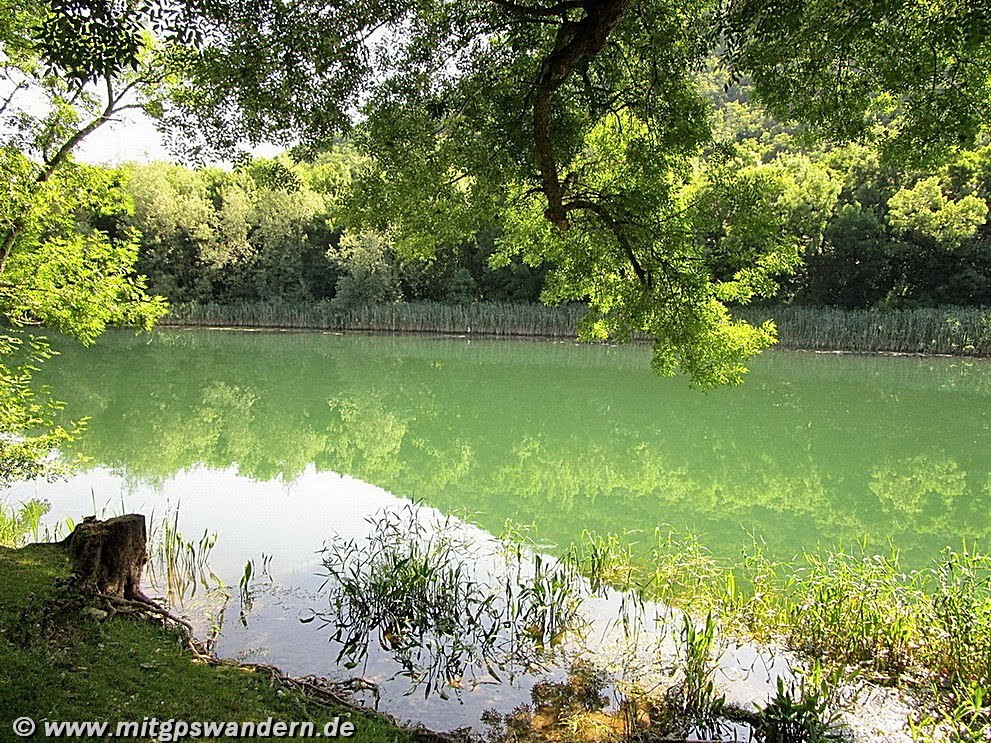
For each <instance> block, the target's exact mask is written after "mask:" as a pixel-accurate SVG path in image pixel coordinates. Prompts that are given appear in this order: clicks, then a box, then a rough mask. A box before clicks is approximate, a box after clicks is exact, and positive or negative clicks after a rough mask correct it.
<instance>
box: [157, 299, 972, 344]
mask: <svg viewBox="0 0 991 743" xmlns="http://www.w3.org/2000/svg"><path fill="white" fill-rule="evenodd" d="M584 314H585V308H584V306H582V305H567V306H560V307H548V306H545V305H539V304H499V303H478V304H470V305H450V304H441V303H436V302H418V303H397V304H388V305H375V306H369V307H360V308H354V309H348V310H344V309H340V308H338V307H337V306H335V305H334V303H333V302H312V303H308V304H297V303H285V302H241V303H235V304H223V305H221V304H208V305H198V304H185V305H175V306H173V307H172V310H171V312H170V313H169V315H168V316H167V317H166V318H165V319H164V320H163V321H162V325H164V326H176V327H227V328H265V329H288V330H330V331H339V332H345V331H355V332H386V333H435V334H443V335H472V336H507V337H537V338H559V339H571V338H574V337H575V336H576V333H577V327H578V323H579V322H580V320H581V318H582V317H583V316H584ZM734 314H735V315H736V316H737V317H739V318H740V319H743V320H747V321H749V322H752V323H763V322H766V321H768V320H773V321H774V323H775V324H776V325H777V328H778V347H779V348H787V349H795V350H809V351H846V352H851V353H903V354H950V355H960V356H991V310H987V309H978V308H970V307H942V308H939V307H936V308H919V309H910V310H881V309H870V310H846V309H841V308H836V307H808V306H800V305H783V306H779V307H745V308H737V309H736V310H734Z"/></svg>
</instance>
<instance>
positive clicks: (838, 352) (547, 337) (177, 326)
mask: <svg viewBox="0 0 991 743" xmlns="http://www.w3.org/2000/svg"><path fill="white" fill-rule="evenodd" d="M155 330H209V331H215V332H242V333H273V334H275V333H313V334H320V335H339V336H348V335H368V336H395V337H404V336H409V337H414V338H416V337H428V338H447V339H463V340H473V339H478V340H506V341H526V340H533V341H551V342H555V343H570V344H572V345H575V346H607V347H610V348H617V347H619V346H624V345H633V346H644V347H646V346H649V345H650V344H651V341H650V339H648V338H634V339H632V340H630V341H629V342H628V343H612V342H609V341H580V340H578V338H577V336H574V335H572V336H565V335H554V334H549V333H515V332H505V333H486V332H478V333H476V332H470V333H457V332H451V331H446V330H389V329H382V328H349V329H347V330H337V329H333V328H326V327H319V326H312V327H290V326H278V325H213V324H206V323H203V324H200V323H181V322H160V323H159V324H158V325H157V326H155ZM765 351H789V352H793V353H812V354H820V355H823V356H882V357H892V358H922V359H928V358H937V359H941V358H945V359H991V353H989V354H976V353H944V352H939V351H894V350H886V349H878V350H857V349H845V348H837V349H822V348H808V347H805V346H792V345H784V344H782V343H780V342H778V343H775V344H774V345H773V346H771V347H770V348H768V349H765ZM762 353H763V352H762Z"/></svg>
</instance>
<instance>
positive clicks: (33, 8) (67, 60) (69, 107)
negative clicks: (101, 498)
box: [0, 0, 166, 484]
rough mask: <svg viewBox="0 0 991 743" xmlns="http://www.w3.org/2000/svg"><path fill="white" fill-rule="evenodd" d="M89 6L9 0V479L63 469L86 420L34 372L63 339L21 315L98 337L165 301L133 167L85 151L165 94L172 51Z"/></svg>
mask: <svg viewBox="0 0 991 743" xmlns="http://www.w3.org/2000/svg"><path fill="white" fill-rule="evenodd" d="M80 13H81V11H80V10H79V9H78V8H74V7H73V6H66V5H62V4H59V3H54V4H52V5H48V4H45V3H37V4H23V3H11V2H8V1H7V0H0V60H2V67H0V182H2V183H3V184H4V187H3V188H2V189H0V321H2V322H3V325H4V326H5V329H4V331H3V333H2V334H0V431H2V435H0V484H2V483H6V482H9V481H10V480H11V479H18V478H23V477H28V476H32V475H36V474H40V473H43V472H51V471H52V468H51V467H50V462H49V461H48V458H47V456H46V455H47V453H48V452H49V451H50V450H51V449H52V448H54V447H55V446H57V445H59V444H61V443H63V442H65V441H66V440H67V439H68V438H69V437H70V436H71V434H72V427H71V426H70V427H67V428H63V427H58V426H54V424H53V423H52V420H53V416H54V414H55V411H57V409H58V407H59V405H58V404H57V403H56V402H55V401H54V399H53V398H52V397H51V394H50V391H48V390H42V391H40V392H39V391H38V390H36V389H35V388H34V386H33V385H32V373H33V372H34V371H36V369H37V365H38V364H39V363H41V362H42V361H44V360H45V359H46V358H48V357H49V356H50V355H51V353H52V351H51V349H50V348H49V347H48V345H47V343H45V342H44V340H43V339H40V338H36V337H33V336H31V335H29V334H27V333H25V332H23V331H21V330H19V329H21V328H23V327H24V326H30V325H42V324H43V325H45V326H46V327H49V328H51V329H54V330H57V331H60V332H62V333H66V334H68V335H71V336H73V337H75V338H77V339H79V340H80V341H82V342H84V343H89V342H92V341H93V340H94V339H95V338H96V337H97V336H98V335H99V334H100V333H101V332H102V331H103V330H104V328H105V327H106V326H107V325H110V324H132V325H138V326H143V327H150V326H151V324H153V323H154V321H155V319H156V318H157V317H159V316H160V315H161V314H162V313H163V312H164V310H165V306H164V303H163V302H162V301H161V300H160V299H159V298H155V297H149V296H148V295H147V294H146V292H145V285H144V280H143V278H141V277H138V276H134V275H133V270H132V269H133V266H134V262H135V260H136V258H137V243H136V240H135V237H136V236H135V235H134V233H133V232H132V231H130V230H127V229H123V228H121V225H122V220H123V217H124V215H125V214H126V213H127V212H128V210H129V209H130V205H129V201H128V199H127V196H126V194H125V193H124V191H123V190H122V189H121V187H120V182H119V179H118V178H117V176H116V175H115V174H114V173H113V172H110V171H106V170H101V169H98V168H92V167H87V166H82V165H79V164H77V163H75V162H74V161H73V159H72V153H73V151H74V150H75V148H76V147H77V146H78V145H79V144H80V143H81V142H82V141H83V140H84V139H85V138H86V137H87V136H89V135H90V134H91V133H92V132H93V131H95V130H96V129H97V128H99V127H100V126H102V125H103V124H104V123H106V122H107V121H110V120H111V119H112V118H114V117H115V116H117V115H118V114H120V113H121V112H122V111H125V110H127V109H130V108H134V107H136V106H153V105H154V89H155V86H156V85H158V84H159V83H161V82H162V81H163V80H164V76H165V75H166V71H165V70H166V65H165V63H164V59H165V57H164V56H163V52H162V50H161V49H159V48H156V47H155V45H154V44H153V43H152V42H151V40H150V38H149V37H147V36H146V35H145V34H144V32H143V31H142V30H141V29H140V28H138V27H137V26H133V27H130V28H129V29H122V28H121V27H120V26H119V24H117V23H116V22H112V23H108V22H107V19H108V18H109V15H108V13H109V10H107V9H104V12H103V13H102V15H101V14H99V13H90V14H82V15H81V14H80ZM84 16H85V19H86V20H85V22H83V23H82V24H80V23H79V21H80V20H81V19H82V18H83V17H84ZM53 50H57V53H58V55H59V57H60V60H61V61H60V62H59V63H58V64H57V65H56V64H54V63H53V59H54V56H53ZM139 100H140V101H142V102H140V103H139V102H138V101H139Z"/></svg>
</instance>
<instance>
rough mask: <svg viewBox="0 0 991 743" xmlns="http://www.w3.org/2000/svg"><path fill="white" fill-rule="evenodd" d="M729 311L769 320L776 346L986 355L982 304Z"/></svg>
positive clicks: (988, 328)
mask: <svg viewBox="0 0 991 743" xmlns="http://www.w3.org/2000/svg"><path fill="white" fill-rule="evenodd" d="M734 315H735V316H737V317H739V318H740V319H743V320H747V321H749V322H751V323H761V322H764V321H766V320H773V321H774V322H775V324H776V325H777V327H778V344H779V346H780V347H782V348H800V349H806V350H815V351H855V352H860V353H874V352H878V351H885V352H895V353H939V354H958V355H965V356H991V310H988V309H980V308H973V307H924V308H919V309H910V310H889V309H883V310H882V309H869V310H845V309H840V308H836V307H805V306H801V305H784V306H779V307H746V308H740V309H737V310H734Z"/></svg>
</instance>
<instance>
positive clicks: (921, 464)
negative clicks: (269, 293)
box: [45, 331, 991, 565]
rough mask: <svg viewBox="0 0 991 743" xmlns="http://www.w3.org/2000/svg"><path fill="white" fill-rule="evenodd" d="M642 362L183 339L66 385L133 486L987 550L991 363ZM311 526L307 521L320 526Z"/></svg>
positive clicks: (367, 343)
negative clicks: (372, 492)
mask: <svg viewBox="0 0 991 743" xmlns="http://www.w3.org/2000/svg"><path fill="white" fill-rule="evenodd" d="M646 353H647V352H646V351H645V350H644V349H638V348H619V349H606V348H595V347H573V346H571V345H568V344H551V343H526V342H506V341H491V342H477V341H473V342H470V343H469V342H465V341H456V340H441V339H414V338H382V337H339V336H328V335H320V334H263V333H223V332H212V333H211V332H207V331H187V332H169V333H161V334H157V335H155V336H153V337H152V338H151V339H150V340H149V339H147V338H142V337H133V336H129V335H126V334H116V335H112V336H109V337H108V338H106V339H104V341H103V342H102V343H101V344H100V345H99V346H97V347H95V348H91V349H79V348H76V347H72V346H64V348H63V354H64V355H63V356H62V357H61V358H60V359H58V360H57V361H55V362H53V363H52V364H51V365H50V368H49V369H47V370H46V375H47V376H46V380H45V381H47V382H49V383H51V384H52V385H53V386H54V387H55V388H56V389H58V390H60V391H61V394H62V395H63V396H65V397H66V399H68V400H70V401H71V406H70V408H69V410H68V411H67V413H66V415H67V416H69V417H71V416H83V415H88V416H91V418H92V419H91V422H90V426H89V430H88V432H87V433H86V435H85V437H84V438H83V439H81V440H80V441H79V443H78V449H79V451H80V452H81V453H83V454H86V455H88V456H90V457H92V458H93V463H94V465H97V466H102V467H107V468H110V469H111V470H113V471H114V472H117V473H119V474H121V475H122V476H123V477H124V478H125V479H126V480H127V481H128V482H129V483H130V484H131V487H132V489H139V488H140V487H141V486H143V485H153V486H159V487H160V486H162V485H163V484H164V483H166V482H167V481H168V480H169V479H170V478H172V477H174V476H176V475H177V474H178V473H182V472H186V471H190V470H192V469H193V468H196V467H198V466H204V465H205V466H207V467H210V468H214V469H221V470H227V469H231V468H233V469H234V470H235V471H237V472H238V473H240V474H242V475H244V476H246V477H249V478H251V479H254V480H257V481H280V482H282V483H285V484H287V485H290V484H291V483H293V482H294V481H295V480H296V479H297V478H299V477H300V476H301V475H302V474H303V473H304V472H306V471H307V468H309V467H313V468H315V469H316V470H317V471H329V472H340V473H346V474H349V475H352V476H355V477H358V478H360V479H362V480H364V481H367V482H371V483H374V484H376V485H378V486H381V487H383V488H385V489H387V490H388V491H390V492H393V493H396V494H399V495H402V496H406V497H411V498H416V499H418V500H422V501H423V502H426V503H429V504H430V505H433V506H435V507H437V508H439V509H441V510H443V511H445V512H447V513H452V512H458V511H459V510H466V511H468V512H471V513H472V514H473V518H474V519H475V520H477V521H478V522H479V523H481V524H482V525H483V526H484V527H486V528H487V529H488V530H489V531H491V532H494V533H497V532H498V531H499V530H500V529H501V528H502V526H503V524H504V523H505V521H506V520H507V519H512V520H515V521H518V522H533V523H535V524H536V525H537V526H538V528H539V531H540V533H541V535H542V537H543V538H544V539H545V540H548V541H549V542H552V543H554V544H557V545H559V546H562V547H563V546H565V545H567V544H568V543H570V542H572V541H574V540H575V539H576V538H578V537H579V536H580V534H581V532H582V530H583V529H589V530H592V531H596V532H599V533H604V532H625V531H629V530H631V529H644V530H646V531H647V532H652V531H653V529H654V528H655V527H657V526H663V525H670V526H671V527H672V528H674V529H675V530H677V531H681V532H685V531H688V532H697V533H700V534H701V535H702V536H703V537H704V538H705V540H706V542H707V543H708V544H709V545H710V546H711V547H712V548H713V550H714V551H715V552H716V553H717V554H723V555H726V556H735V555H736V554H737V553H738V552H739V549H740V547H741V546H742V545H744V544H745V543H747V542H749V540H750V536H749V533H750V532H755V533H757V534H758V535H760V536H761V537H763V538H764V539H765V540H766V542H767V548H768V550H769V552H770V554H772V555H773V556H777V557H785V558H787V557H791V556H792V555H794V554H795V553H797V552H799V551H801V550H802V549H803V548H806V547H811V546H814V545H815V544H817V543H819V544H830V545H832V544H838V543H839V544H850V543H853V542H857V541H860V540H862V539H864V538H870V539H873V540H874V541H875V542H880V543H885V542H887V541H888V540H889V539H890V540H892V541H893V542H894V544H895V546H898V547H901V548H903V549H904V550H905V551H906V552H907V554H906V555H905V557H906V561H907V562H908V564H910V565H921V564H923V563H924V562H926V561H927V560H928V559H929V558H930V557H931V556H932V555H933V554H935V553H936V552H937V551H938V549H939V548H940V547H942V546H944V545H946V544H951V545H954V546H957V545H958V544H959V541H960V538H961V536H963V537H967V538H971V539H984V538H986V536H987V534H988V531H989V526H991V511H989V509H988V508H987V507H986V503H987V492H988V490H987V488H988V482H989V477H991V468H989V463H988V461H987V458H986V448H987V442H988V430H989V427H991V406H989V405H988V400H989V398H991V382H989V378H991V374H989V373H988V372H989V369H991V367H989V365H988V364H986V363H981V362H972V361H968V362H966V363H963V362H957V361H954V360H950V359H904V358H901V359H892V358H862V357H834V356H821V355H819V356H817V355H809V354H787V353H777V354H771V355H768V356H766V357H764V358H763V359H761V360H760V361H759V362H758V363H757V365H756V366H755V368H754V371H753V373H752V374H751V377H750V379H748V381H747V383H746V384H745V385H744V386H743V387H740V388H736V389H726V390H716V391H714V392H712V393H709V394H701V393H698V392H695V391H691V390H688V389H687V388H686V387H685V385H684V383H683V381H681V380H661V379H656V378H654V377H652V376H651V375H650V373H649V372H648V370H647V364H646V356H645V354H646ZM301 515H302V514H301Z"/></svg>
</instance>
